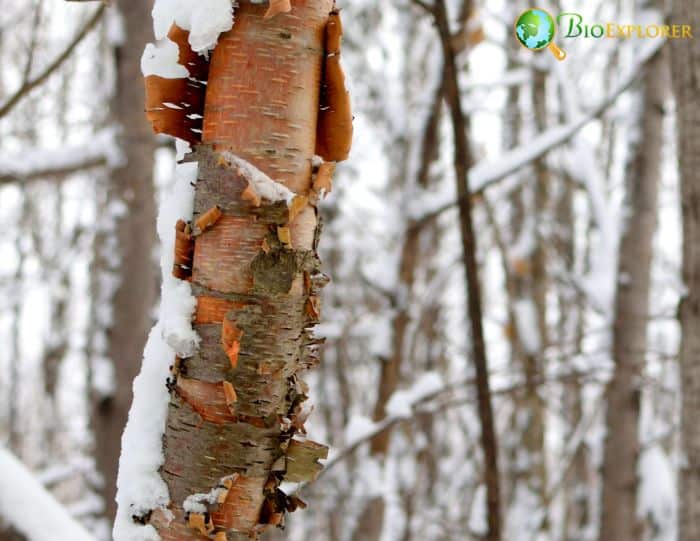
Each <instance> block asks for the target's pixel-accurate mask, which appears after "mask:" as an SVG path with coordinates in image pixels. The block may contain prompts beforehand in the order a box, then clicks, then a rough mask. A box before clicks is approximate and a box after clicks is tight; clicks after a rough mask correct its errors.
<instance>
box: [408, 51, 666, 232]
mask: <svg viewBox="0 0 700 541" xmlns="http://www.w3.org/2000/svg"><path fill="white" fill-rule="evenodd" d="M664 43H665V41H664V40H649V41H648V42H646V43H645V44H644V46H643V47H642V50H641V52H640V54H639V57H638V59H637V61H636V62H635V63H634V64H633V66H632V67H631V68H630V69H629V70H628V71H627V73H626V75H625V76H623V77H621V79H620V82H619V83H618V84H617V85H616V86H615V87H614V88H613V89H612V91H611V92H610V93H609V94H608V95H607V96H606V97H605V98H603V99H602V100H600V101H599V102H598V103H597V104H596V105H595V106H594V107H591V108H590V109H589V110H588V111H587V112H585V113H583V114H582V115H581V116H580V117H578V118H576V119H574V120H572V121H571V122H568V123H566V124H563V125H560V126H555V127H553V128H550V129H548V130H547V131H545V132H543V133H541V134H539V135H538V136H536V137H534V138H533V139H532V140H531V141H529V142H527V143H526V144H523V145H520V146H518V147H516V148H514V149H512V150H509V151H507V152H504V153H503V154H501V155H500V156H498V157H497V158H495V159H494V160H491V161H484V162H480V163H477V164H476V165H475V166H473V167H472V168H471V170H470V171H469V187H470V189H471V194H480V193H483V192H484V191H485V190H486V189H488V188H489V187H491V186H493V185H494V184H496V183H498V182H499V181H501V180H502V179H504V178H505V177H507V176H508V175H510V174H512V173H514V172H515V171H518V170H519V169H521V168H523V167H525V166H527V165H528V164H530V163H532V162H533V161H535V160H537V159H538V158H541V157H542V156H544V155H545V154H546V153H547V152H549V151H550V150H552V149H554V148H556V147H557V146H559V145H561V144H563V143H566V142H567V141H569V140H570V139H571V138H572V137H573V136H574V135H576V134H577V133H578V132H579V131H580V130H581V129H582V128H583V127H585V126H586V125H587V124H588V123H589V122H591V121H592V120H595V119H596V118H598V117H599V116H600V115H602V114H603V113H604V112H605V111H606V110H607V109H608V108H609V107H610V106H611V105H613V104H614V103H615V101H616V100H617V98H618V97H619V96H620V95H621V94H622V93H623V92H625V91H626V90H627V89H628V88H629V87H630V86H631V85H632V84H633V83H634V82H635V81H636V80H637V78H638V77H639V75H640V74H641V73H642V70H643V68H644V66H645V64H646V63H647V62H648V61H649V60H650V59H651V58H652V57H653V56H654V55H655V54H656V53H657V52H658V51H659V50H660V49H661V47H662V46H663V44H664ZM458 203H459V201H455V200H454V199H453V198H451V199H449V200H447V201H441V202H438V201H434V202H433V203H432V205H430V208H426V209H424V212H423V214H422V215H421V216H420V217H419V218H418V220H417V221H419V222H428V221H430V220H432V219H433V218H435V217H436V216H438V215H440V214H442V213H443V212H445V211H447V210H449V209H451V208H453V207H454V206H455V205H457V204H458Z"/></svg>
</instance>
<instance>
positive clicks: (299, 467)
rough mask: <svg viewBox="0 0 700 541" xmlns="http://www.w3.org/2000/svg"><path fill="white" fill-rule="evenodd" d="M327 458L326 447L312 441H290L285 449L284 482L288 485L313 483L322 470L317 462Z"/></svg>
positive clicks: (321, 466)
mask: <svg viewBox="0 0 700 541" xmlns="http://www.w3.org/2000/svg"><path fill="white" fill-rule="evenodd" d="M326 458H328V447H326V446H325V445H321V444H320V443H316V442H314V441H310V440H305V441H299V440H295V439H293V440H291V441H290V442H289V447H287V471H286V473H285V475H284V480H285V481H288V482H290V483H303V482H306V481H313V480H314V479H316V476H317V475H318V474H319V472H320V471H321V470H322V469H323V465H322V464H321V463H320V462H319V460H325V459H326Z"/></svg>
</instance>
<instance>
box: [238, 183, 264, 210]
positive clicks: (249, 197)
mask: <svg viewBox="0 0 700 541" xmlns="http://www.w3.org/2000/svg"><path fill="white" fill-rule="evenodd" d="M241 199H243V201H248V202H249V203H250V204H251V205H253V206H254V207H259V206H260V205H261V204H262V197H260V194H259V193H258V192H257V190H256V189H255V187H254V186H253V185H252V184H251V183H248V187H247V188H246V189H245V190H243V193H241Z"/></svg>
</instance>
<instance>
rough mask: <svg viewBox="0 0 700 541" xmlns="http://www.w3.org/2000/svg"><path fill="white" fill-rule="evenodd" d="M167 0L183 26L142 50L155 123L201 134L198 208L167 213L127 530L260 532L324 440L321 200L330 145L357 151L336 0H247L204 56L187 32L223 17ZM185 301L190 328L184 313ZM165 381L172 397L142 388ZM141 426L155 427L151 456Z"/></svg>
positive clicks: (199, 35)
mask: <svg viewBox="0 0 700 541" xmlns="http://www.w3.org/2000/svg"><path fill="white" fill-rule="evenodd" d="M210 2H214V3H217V2H219V0H210ZM226 2H228V0H226ZM166 4H167V3H164V2H161V3H160V4H157V6H156V7H157V9H156V10H154V14H155V16H156V23H157V24H156V27H157V29H158V30H159V32H160V33H161V34H163V33H164V30H163V26H164V25H163V21H168V20H169V19H168V18H169V15H168V13H170V19H172V20H174V22H175V23H176V24H178V25H179V24H182V25H183V27H184V28H179V27H178V26H174V25H173V26H172V27H171V28H170V30H169V33H168V37H169V40H162V41H161V42H159V43H158V44H157V45H155V46H153V45H150V46H149V47H148V48H147V50H146V53H145V55H144V62H143V64H142V66H143V67H144V72H145V73H146V74H147V78H146V87H147V111H148V116H149V119H150V120H151V122H152V123H153V126H154V129H156V130H157V131H161V132H164V133H169V134H171V135H177V136H180V137H181V138H185V139H187V140H188V141H190V142H191V143H194V144H195V148H194V151H193V152H192V153H191V154H189V155H187V156H186V157H185V161H186V162H196V163H197V170H198V173H197V175H196V185H195V184H194V182H192V185H194V186H196V187H195V189H194V202H193V211H192V212H191V213H189V212H187V209H186V208H185V207H186V205H184V204H183V205H181V206H182V209H181V210H182V211H183V212H181V214H180V216H178V217H174V216H172V211H171V212H169V213H166V215H165V216H164V214H163V213H161V218H160V219H159V229H161V226H162V228H165V227H167V225H168V224H165V221H168V220H169V221H170V224H169V226H170V227H171V228H173V229H174V231H173V229H171V230H170V231H171V233H170V234H169V235H166V240H167V243H166V246H165V247H164V249H170V250H172V251H173V252H174V257H173V256H170V257H163V267H164V269H168V268H172V272H173V276H166V277H164V280H165V282H164V293H163V302H162V305H161V322H160V323H159V324H158V326H157V327H156V329H155V330H154V332H153V333H152V336H151V340H149V346H147V352H146V354H145V358H144V369H143V371H142V375H141V376H139V378H137V381H136V382H135V399H134V406H133V407H132V411H131V413H130V419H129V425H128V426H127V430H126V433H125V436H124V443H123V444H124V451H123V455H122V461H121V462H122V463H121V466H120V479H119V491H120V496H119V498H118V499H119V506H120V510H119V516H118V521H117V527H116V528H115V538H116V539H117V540H118V541H122V540H127V539H128V540H132V539H159V538H160V539H163V540H189V539H192V540H194V539H197V540H200V539H215V540H216V541H223V540H226V539H228V540H231V539H248V538H250V537H257V536H258V535H259V534H260V533H261V532H262V531H264V530H265V529H267V528H269V527H270V526H281V525H282V524H283V521H284V514H285V512H287V511H294V510H295V509H296V508H297V507H300V506H301V507H303V506H305V504H304V503H303V502H301V501H300V500H299V499H298V498H297V497H295V496H287V495H286V494H284V493H283V492H282V491H281V490H280V488H279V487H280V484H281V483H282V482H283V481H286V482H303V481H309V480H312V479H313V478H315V476H316V474H317V473H318V472H319V471H320V469H321V468H322V466H321V464H320V463H319V459H322V458H325V457H326V454H327V448H326V447H324V446H322V445H320V444H317V443H315V442H312V441H309V440H307V439H306V438H305V430H304V421H305V420H306V417H307V416H308V413H309V411H308V408H307V407H306V406H305V401H306V399H307V392H308V389H307V387H306V384H305V383H304V382H303V381H302V379H301V372H303V371H304V370H305V369H308V368H311V367H313V366H314V365H315V364H316V363H317V362H318V357H317V354H318V351H317V350H318V346H319V344H320V343H321V340H320V339H319V338H316V337H315V336H314V335H313V331H312V328H313V327H314V326H315V324H316V323H317V322H318V320H319V316H320V314H319V310H320V302H319V293H320V290H321V288H322V287H323V286H324V285H325V284H326V282H327V280H328V278H327V277H326V276H325V275H324V274H322V273H321V271H320V261H319V258H318V256H317V254H316V248H317V243H318V237H319V233H320V220H319V217H318V213H317V210H316V205H317V203H318V200H319V199H320V197H321V196H322V195H323V193H325V192H327V191H329V190H330V188H331V185H330V174H331V173H332V170H333V166H334V164H333V163H332V162H330V161H329V162H324V161H323V160H324V158H325V159H326V160H341V159H345V157H347V154H348V151H349V144H350V140H351V130H352V123H351V120H352V119H351V114H350V109H349V101H348V98H347V92H346V91H345V86H344V76H343V73H342V70H341V68H340V64H339V61H340V54H339V53H340V50H339V47H340V39H341V35H342V28H341V25H340V19H339V15H338V12H337V11H335V10H334V6H333V3H332V2H331V0H299V1H298V2H295V3H294V4H293V6H292V10H291V11H288V10H287V7H286V6H285V5H282V4H280V3H279V2H273V3H272V4H275V5H272V4H269V5H266V4H261V3H259V2H255V3H251V2H240V3H239V5H238V6H237V7H236V10H235V25H234V26H233V28H232V29H231V30H230V31H227V32H225V33H224V34H222V35H221V36H220V38H219V40H218V43H217V44H216V47H215V48H214V50H213V52H212V53H211V60H210V62H208V63H207V62H205V61H204V60H203V57H201V56H199V57H198V56H197V55H194V53H193V51H192V50H191V49H190V46H192V48H193V49H197V45H196V44H201V43H205V44H207V45H206V46H203V49H204V50H205V49H206V48H207V46H210V45H211V39H210V36H209V32H210V31H211V30H212V29H213V30H217V29H218V30H221V29H225V28H224V25H222V24H220V23H221V22H222V21H219V20H217V21H208V22H206V24H203V22H202V19H201V17H200V18H197V17H195V16H193V15H192V13H189V15H188V13H186V10H185V11H184V12H183V11H181V12H176V13H172V12H167V10H166V11H165V12H164V11H163V9H164V8H163V7H162V6H164V5H166ZM166 7H167V6H166ZM191 9H192V10H194V11H196V10H197V9H199V8H196V7H192V6H191ZM222 13H223V15H226V13H225V10H222ZM198 25H199V26H198ZM205 38H206V39H205ZM187 43H189V45H187ZM173 45H175V47H173ZM172 60H175V62H172V64H175V65H174V66H171V67H170V68H168V67H167V66H166V64H167V62H170V61H172ZM183 67H184V72H183ZM188 73H189V77H187V75H188ZM207 74H208V75H207ZM204 78H207V81H206V83H207V84H206V85H204V84H202V82H203V79H204ZM205 87H206V101H205V105H204V110H203V111H200V110H199V109H198V107H200V105H201V102H202V94H203V89H204V88H205ZM200 112H201V113H203V119H201V130H200V129H199V123H198V120H199V119H200ZM200 133H201V135H200ZM200 137H201V143H200ZM317 154H319V155H320V156H318V155H317ZM188 165H191V164H187V163H186V164H184V165H181V166H180V167H181V168H182V167H187V166H188ZM192 180H194V178H193V179H192ZM180 184H181V186H180V189H183V188H184V189H185V191H186V188H187V186H186V185H183V184H182V182H181V183H180ZM188 214H191V216H190V215H188ZM190 217H191V218H192V221H191V222H187V220H189V218H190ZM177 218H180V220H177ZM160 233H161V236H163V231H160ZM173 233H174V238H173ZM190 291H191V294H192V296H190ZM190 308H191V312H192V323H193V325H192V329H191V330H192V331H193V332H194V333H196V335H192V334H190V333H189V332H188V330H187V329H185V328H183V326H182V324H183V317H187V316H188V314H189V313H190ZM170 309H172V311H174V312H175V318H174V319H173V314H171V313H170ZM168 351H171V352H172V353H173V355H172V356H171V357H170V358H167V356H168ZM175 353H177V357H175ZM164 363H166V364H165V365H164ZM167 364H171V365H172V366H171V367H170V377H169V378H168V380H167V383H166V381H165V378H164V377H162V376H163V374H164V370H163V366H167ZM149 374H150V375H149ZM166 386H167V393H169V397H167V394H166V397H167V398H166V399H165V400H163V399H161V398H156V397H144V396H143V394H144V393H147V392H148V389H149V388H150V389H151V391H152V392H153V393H154V395H158V394H159V392H160V390H159V387H160V389H162V390H164V389H165V388H166ZM149 407H152V408H153V409H154V411H153V414H152V415H151V417H150V418H149V419H148V420H146V419H144V418H143V417H144V416H148V415H149V412H148V409H149ZM166 409H167V411H166ZM161 416H162V417H161ZM166 417H167V418H166ZM161 418H162V420H163V421H164V424H165V427H164V432H162V433H158V434H155V436H157V437H158V438H160V437H161V435H162V451H161V446H160V444H159V445H158V449H157V451H158V452H157V453H156V452H154V449H153V447H152V444H153V441H154V427H155V425H157V424H159V423H160V421H161ZM149 424H150V425H151V426H147V425H149ZM140 434H141V436H143V437H144V438H145V440H147V441H148V442H150V444H151V446H150V447H149V456H148V460H146V461H144V460H143V459H142V457H139V456H137V454H138V451H137V448H138V446H139V445H141V442H140V441H139V438H140V437H141V436H140ZM158 441H160V439H159V440H158ZM121 470H123V471H124V473H123V475H122V471H121ZM154 470H158V472H159V475H158V473H156V472H155V471H154ZM154 473H155V475H154ZM133 483H135V484H136V485H137V486H138V488H136V489H135V488H134V485H133ZM163 483H164V484H163ZM149 488H150V489H152V492H153V493H151V494H144V492H148V491H149ZM129 520H132V523H131V524H129V523H128V522H129ZM134 522H135V523H141V524H142V525H143V526H140V527H139V526H136V525H135V524H134Z"/></svg>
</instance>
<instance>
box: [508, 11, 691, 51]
mask: <svg viewBox="0 0 700 541" xmlns="http://www.w3.org/2000/svg"><path fill="white" fill-rule="evenodd" d="M557 26H559V29H560V30H561V34H562V37H563V38H565V39H573V38H584V39H602V38H608V39H630V38H639V39H658V38H663V39H692V38H693V28H692V27H691V26H690V25H687V24H673V25H665V24H647V25H640V24H619V23H616V22H607V23H593V24H589V23H588V22H586V21H585V20H584V18H583V15H581V14H580V13H573V12H572V13H569V12H567V13H560V14H559V16H558V17H557V22H556V23H555V22H554V18H553V17H552V16H551V15H550V14H549V13H548V12H547V11H545V10H544V9H540V8H532V9H528V10H525V11H523V13H521V14H520V16H519V17H518V18H517V20H516V21H515V37H516V38H517V39H518V41H519V42H520V43H521V44H522V45H523V47H525V48H527V49H530V50H531V51H541V50H542V49H545V48H547V49H549V50H550V51H551V52H552V54H554V56H555V57H556V58H557V59H558V60H564V59H565V58H566V52H564V51H563V50H562V49H560V48H559V47H558V46H557V45H556V44H555V43H554V36H555V35H556V33H557Z"/></svg>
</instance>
